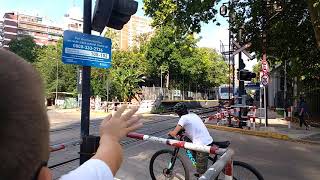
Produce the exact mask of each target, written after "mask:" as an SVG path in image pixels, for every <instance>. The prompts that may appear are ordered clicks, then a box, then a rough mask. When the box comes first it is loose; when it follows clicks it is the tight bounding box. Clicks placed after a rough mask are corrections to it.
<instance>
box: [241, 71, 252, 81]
mask: <svg viewBox="0 0 320 180" xmlns="http://www.w3.org/2000/svg"><path fill="white" fill-rule="evenodd" d="M238 73H239V74H238V77H239V80H240V81H251V79H252V78H255V77H256V73H253V72H250V71H248V70H246V69H243V70H240V71H239V72H238Z"/></svg>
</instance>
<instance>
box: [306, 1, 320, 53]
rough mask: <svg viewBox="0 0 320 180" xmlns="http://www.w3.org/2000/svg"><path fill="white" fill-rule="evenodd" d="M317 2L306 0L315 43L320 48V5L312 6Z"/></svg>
mask: <svg viewBox="0 0 320 180" xmlns="http://www.w3.org/2000/svg"><path fill="white" fill-rule="evenodd" d="M316 1H317V0H308V7H309V11H310V17H311V22H312V25H313V28H314V32H315V36H316V41H317V45H318V48H320V5H319V4H318V5H317V6H316V7H314V6H313V5H314V4H315V3H316Z"/></svg>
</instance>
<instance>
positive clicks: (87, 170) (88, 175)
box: [60, 159, 113, 180]
mask: <svg viewBox="0 0 320 180" xmlns="http://www.w3.org/2000/svg"><path fill="white" fill-rule="evenodd" d="M60 180H113V175H112V172H111V170H110V168H109V166H108V165H107V164H106V163H105V162H103V161H101V160H99V159H89V160H88V161H86V162H85V163H83V164H82V165H81V166H80V167H78V168H77V169H75V170H73V171H71V172H69V173H68V174H67V175H64V176H62V177H61V179H60Z"/></svg>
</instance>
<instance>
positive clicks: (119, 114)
mask: <svg viewBox="0 0 320 180" xmlns="http://www.w3.org/2000/svg"><path fill="white" fill-rule="evenodd" d="M126 109H127V106H126V105H121V106H120V108H119V109H118V110H117V111H116V112H115V113H114V115H113V117H114V118H120V117H121V114H122V113H123V112H124V111H125V110H126Z"/></svg>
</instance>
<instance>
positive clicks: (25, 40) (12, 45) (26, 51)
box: [8, 36, 38, 63]
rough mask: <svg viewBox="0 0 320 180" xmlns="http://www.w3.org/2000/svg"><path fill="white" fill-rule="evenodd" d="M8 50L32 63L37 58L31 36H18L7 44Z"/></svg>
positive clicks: (35, 47)
mask: <svg viewBox="0 0 320 180" xmlns="http://www.w3.org/2000/svg"><path fill="white" fill-rule="evenodd" d="M8 46H9V50H10V51H12V52H14V53H15V54H17V55H19V56H20V57H22V58H24V59H25V60H27V61H28V62H30V63H33V62H34V61H35V60H36V57H37V49H38V46H37V44H36V43H35V42H34V39H33V37H31V36H21V37H20V36H19V37H17V38H16V39H13V40H11V41H10V42H9V44H8Z"/></svg>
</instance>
